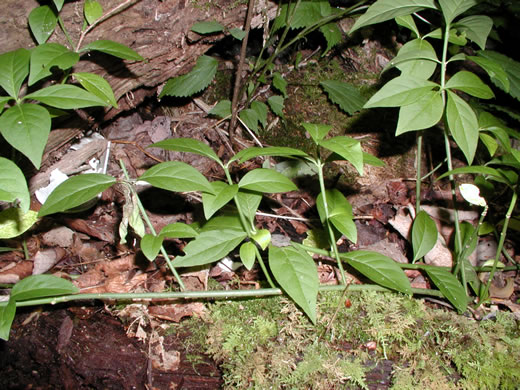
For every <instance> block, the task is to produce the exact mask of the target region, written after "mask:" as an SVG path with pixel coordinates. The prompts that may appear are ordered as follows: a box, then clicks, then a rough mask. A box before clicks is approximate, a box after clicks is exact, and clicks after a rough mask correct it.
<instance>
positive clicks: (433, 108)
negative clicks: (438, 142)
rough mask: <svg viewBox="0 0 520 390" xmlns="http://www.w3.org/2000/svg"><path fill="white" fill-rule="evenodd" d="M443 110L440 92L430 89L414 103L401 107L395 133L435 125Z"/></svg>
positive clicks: (399, 133) (398, 133)
mask: <svg viewBox="0 0 520 390" xmlns="http://www.w3.org/2000/svg"><path fill="white" fill-rule="evenodd" d="M443 111H444V104H443V102H442V97H441V94H440V93H439V92H438V91H430V92H428V93H427V94H426V95H424V96H423V97H422V98H420V99H419V100H418V101H417V102H416V103H412V104H408V105H406V106H404V107H401V109H400V110H399V120H398V122H397V129H396V130H395V135H396V136H398V135H401V134H403V133H406V132H408V131H415V130H423V129H428V128H430V127H432V126H435V125H436V124H437V123H438V122H439V121H440V120H441V118H442V113H443Z"/></svg>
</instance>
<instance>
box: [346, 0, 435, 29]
mask: <svg viewBox="0 0 520 390" xmlns="http://www.w3.org/2000/svg"><path fill="white" fill-rule="evenodd" d="M424 8H432V9H435V8H436V6H435V3H434V2H433V0H378V1H376V2H375V3H374V4H372V5H371V6H370V7H369V8H368V10H367V12H365V13H364V14H363V15H361V17H360V18H359V19H358V20H357V21H356V23H355V24H354V26H353V27H352V29H351V30H350V34H352V33H353V32H354V31H356V30H358V29H360V28H361V27H365V26H369V25H371V24H375V23H381V22H385V21H387V20H390V19H394V18H396V17H398V16H404V15H410V14H412V13H414V12H417V11H420V10H422V9H424Z"/></svg>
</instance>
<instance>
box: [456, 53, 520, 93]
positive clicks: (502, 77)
mask: <svg viewBox="0 0 520 390" xmlns="http://www.w3.org/2000/svg"><path fill="white" fill-rule="evenodd" d="M466 58H467V59H468V60H471V61H473V62H474V63H475V64H477V65H478V66H480V67H481V68H482V69H484V70H485V71H486V72H487V74H488V75H489V78H490V79H491V81H492V82H493V84H495V85H496V86H497V87H499V88H500V89H502V90H503V91H505V92H509V89H510V83H509V77H508V75H507V73H506V71H505V70H504V68H503V67H502V65H500V64H499V63H498V62H496V61H494V60H492V59H490V58H484V57H477V56H467V57H466Z"/></svg>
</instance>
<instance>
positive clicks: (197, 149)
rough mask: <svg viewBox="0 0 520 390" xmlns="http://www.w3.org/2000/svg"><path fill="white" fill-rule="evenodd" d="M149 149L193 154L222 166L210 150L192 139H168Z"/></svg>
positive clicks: (202, 143) (200, 142)
mask: <svg viewBox="0 0 520 390" xmlns="http://www.w3.org/2000/svg"><path fill="white" fill-rule="evenodd" d="M149 147H151V148H162V149H165V150H173V151H176V152H186V153H195V154H198V155H200V156H204V157H207V158H210V159H212V160H213V161H216V162H217V163H219V164H220V165H222V161H220V158H219V157H218V156H217V154H216V153H215V152H214V151H213V149H211V148H210V147H209V146H208V145H206V144H205V143H204V142H202V141H199V140H197V139H194V138H170V139H166V140H164V141H160V142H156V143H154V144H152V145H150V146H149Z"/></svg>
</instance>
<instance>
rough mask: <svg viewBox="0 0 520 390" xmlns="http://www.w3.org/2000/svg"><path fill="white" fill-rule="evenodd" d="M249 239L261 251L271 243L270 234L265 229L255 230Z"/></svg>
mask: <svg viewBox="0 0 520 390" xmlns="http://www.w3.org/2000/svg"><path fill="white" fill-rule="evenodd" d="M251 238H252V239H253V240H254V241H255V242H256V243H257V244H258V245H259V246H260V248H262V250H265V249H266V248H267V247H268V246H269V244H270V243H271V233H270V232H269V230H267V229H259V230H257V231H256V233H255V234H253V235H252V236H251Z"/></svg>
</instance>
